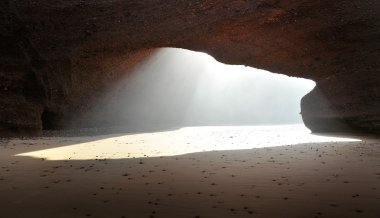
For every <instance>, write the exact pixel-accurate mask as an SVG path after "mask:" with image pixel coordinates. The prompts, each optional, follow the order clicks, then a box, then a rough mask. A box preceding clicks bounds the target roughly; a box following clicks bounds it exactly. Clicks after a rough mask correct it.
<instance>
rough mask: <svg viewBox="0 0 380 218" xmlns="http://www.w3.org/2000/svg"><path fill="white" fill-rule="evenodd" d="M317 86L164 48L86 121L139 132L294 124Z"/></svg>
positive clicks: (107, 96)
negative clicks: (173, 128)
mask: <svg viewBox="0 0 380 218" xmlns="http://www.w3.org/2000/svg"><path fill="white" fill-rule="evenodd" d="M314 86H315V83H314V82H313V81H311V80H307V79H301V78H294V77H288V76H285V75H280V74H274V73H270V72H268V71H264V70H259V69H255V68H251V67H245V66H237V65H225V64H222V63H219V62H217V61H216V60H215V59H214V58H212V57H211V56H209V55H207V54H204V53H200V52H193V51H188V50H183V49H174V48H165V49H160V50H159V51H158V52H156V53H155V54H154V55H152V56H151V57H150V58H149V59H148V60H146V61H145V62H144V64H142V65H141V66H139V67H137V68H136V69H135V70H134V71H133V72H132V73H129V74H128V77H127V78H126V79H125V80H124V81H121V82H120V83H119V85H117V86H116V87H115V88H114V90H110V91H109V92H108V94H107V95H106V96H104V98H103V99H102V101H100V102H99V103H98V106H97V107H96V108H95V109H94V110H96V112H95V113H93V114H96V116H95V117H92V118H91V119H88V118H87V119H85V120H86V122H87V120H94V121H96V120H101V121H102V122H108V121H110V123H115V124H117V125H120V126H128V127H130V128H131V129H133V128H134V129H137V130H139V131H140V130H142V131H144V130H147V129H152V127H158V128H156V130H159V131H162V130H167V129H168V128H172V127H186V126H231V125H234V126H236V125H278V124H296V123H302V118H301V115H300V114H299V113H300V111H301V109H300V100H301V98H302V97H303V96H304V95H306V94H307V93H308V92H310V91H311V90H312V89H313V88H314ZM90 114H91V113H90ZM102 119H103V120H102Z"/></svg>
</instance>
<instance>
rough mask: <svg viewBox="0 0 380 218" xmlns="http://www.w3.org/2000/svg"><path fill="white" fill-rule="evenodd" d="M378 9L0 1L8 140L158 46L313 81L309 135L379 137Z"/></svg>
mask: <svg viewBox="0 0 380 218" xmlns="http://www.w3.org/2000/svg"><path fill="white" fill-rule="evenodd" d="M379 10H380V2H379V1H376V0H368V1H359V0H354V1H348V0H337V1H327V0H322V1H311V0H305V1H302V0H286V1H285V0H262V1H257V0H234V1H231V0H229V1H226V0H214V1H177V0H165V1H163V0H157V1H151V0H139V1H134V0H130V1H126V0H115V1H98V0H95V1H77V0H76V1H73V0H67V1H52V0H23V1H1V2H0V12H1V15H2V16H1V18H0V39H1V40H0V97H1V98H0V103H1V104H0V130H1V133H0V134H1V135H3V136H9V135H31V134H32V135H36V134H39V133H40V132H41V129H42V126H43V125H42V120H43V121H44V125H45V127H47V128H51V129H55V128H58V129H59V128H67V127H69V126H70V125H71V121H70V120H71V119H72V118H73V117H74V115H77V114H85V113H86V112H87V111H88V110H89V108H91V104H92V102H94V101H95V100H96V97H97V96H100V95H101V94H102V92H104V90H106V89H107V88H108V87H110V86H112V85H113V84H114V83H115V82H116V81H117V80H118V79H119V78H120V77H122V76H124V74H125V73H127V72H128V70H127V69H130V68H131V67H133V65H134V64H135V63H138V62H139V61H141V60H142V59H143V58H144V57H147V56H149V54H150V52H152V50H151V49H154V48H159V47H179V48H186V49H191V50H196V51H204V52H207V53H208V54H210V55H212V56H214V57H215V58H216V59H217V60H219V61H221V62H224V63H229V64H245V65H249V66H252V67H257V68H262V69H266V70H269V71H272V72H276V73H282V74H286V75H289V76H297V77H304V78H310V79H313V80H314V81H316V83H317V88H316V89H315V90H313V91H312V92H311V93H310V94H308V95H307V96H305V97H304V99H303V101H302V114H303V118H304V121H305V124H306V125H307V126H308V127H309V128H310V129H312V130H314V131H347V130H350V131H366V132H368V131H372V132H380V88H379V87H380V78H379V77H378V75H379V69H380V62H379V61H378V60H379V58H380V40H379V39H380V17H379V15H378V11H379ZM99 125H103V124H99Z"/></svg>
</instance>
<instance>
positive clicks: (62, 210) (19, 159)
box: [0, 127, 380, 218]
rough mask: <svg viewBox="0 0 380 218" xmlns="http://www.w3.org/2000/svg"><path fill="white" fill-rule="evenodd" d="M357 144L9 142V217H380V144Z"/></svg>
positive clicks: (285, 132)
mask: <svg viewBox="0 0 380 218" xmlns="http://www.w3.org/2000/svg"><path fill="white" fill-rule="evenodd" d="M287 136H290V138H289V137H287ZM354 138H355V139H356V140H352V139H339V138H326V137H321V136H315V135H310V134H308V132H306V131H305V130H304V129H299V128H298V127H285V128H277V129H274V130H273V129H271V128H269V127H268V128H264V129H258V128H253V127H225V128H222V127H202V128H201V127H200V128H185V129H179V130H177V131H168V132H161V133H146V134H128V135H105V136H93V137H45V138H38V139H26V140H25V139H24V140H21V139H13V140H3V141H2V142H1V146H0V217H5V218H8V217H38V218H42V217H115V218H121V217H380V140H379V139H376V138H371V137H364V136H362V137H354ZM308 140H309V142H308ZM297 141H298V142H297ZM297 143H298V144H297ZM299 143H301V144H299ZM269 146H273V147H269ZM232 148H238V149H239V150H232ZM203 150H205V151H203Z"/></svg>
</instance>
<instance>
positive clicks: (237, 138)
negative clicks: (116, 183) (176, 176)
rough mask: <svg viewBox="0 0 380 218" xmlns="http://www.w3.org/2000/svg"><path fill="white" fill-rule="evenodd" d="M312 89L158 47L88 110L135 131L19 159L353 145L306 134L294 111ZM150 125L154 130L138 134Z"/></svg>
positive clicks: (50, 143)
mask: <svg viewBox="0 0 380 218" xmlns="http://www.w3.org/2000/svg"><path fill="white" fill-rule="evenodd" d="M314 86H315V83H314V82H313V81H311V80H306V79H300V78H290V77H287V76H284V75H278V74H273V73H270V72H267V71H263V70H258V69H254V68H250V67H245V66H229V65H224V64H221V63H219V62H217V61H215V60H214V59H213V58H212V57H210V56H209V55H206V54H203V53H197V52H191V51H187V50H182V49H161V50H160V51H159V52H157V53H156V54H155V55H154V56H153V57H150V59H149V60H147V61H146V62H144V64H143V65H141V66H139V67H137V68H136V70H135V71H134V72H132V73H131V74H129V76H128V78H126V79H125V80H124V81H121V82H120V84H119V85H118V86H117V87H116V88H115V89H114V90H110V92H109V93H108V94H107V95H105V96H104V97H103V99H102V100H101V101H100V102H99V104H98V106H97V107H96V108H95V110H96V111H97V112H96V113H92V114H96V115H97V117H93V118H92V119H93V120H97V121H99V119H100V120H101V119H103V120H104V121H110V122H112V123H117V124H119V125H123V126H128V128H130V129H131V130H133V131H135V130H138V131H137V132H141V133H139V134H127V135H107V136H94V137H76V138H68V139H62V138H44V139H42V142H40V145H41V144H42V145H43V146H42V147H40V149H39V150H38V151H32V152H26V153H22V154H18V156H30V157H36V158H46V159H48V160H87V159H122V158H143V157H158V156H173V155H181V154H187V153H194V152H204V151H217V150H238V149H253V148H262V147H273V146H284V145H292V144H301V143H323V142H341V141H345V142H346V141H359V140H356V139H350V138H336V137H323V136H316V135H312V134H310V131H309V130H308V129H307V128H306V127H305V126H304V125H303V124H302V120H301V116H300V114H299V112H300V100H301V98H302V97H303V96H304V95H305V94H307V93H308V92H309V91H310V90H312V89H313V87H314ZM87 120H88V117H87ZM285 124H286V125H285ZM290 124H291V125H290ZM263 125H265V126H263ZM189 126H192V127H189ZM152 127H159V128H157V129H156V130H157V131H156V132H155V133H144V132H147V131H149V130H151V129H152ZM173 127H174V128H176V130H173V131H168V129H173ZM15 143H16V144H17V143H18V142H15ZM20 144H21V142H20ZM44 144H45V145H44Z"/></svg>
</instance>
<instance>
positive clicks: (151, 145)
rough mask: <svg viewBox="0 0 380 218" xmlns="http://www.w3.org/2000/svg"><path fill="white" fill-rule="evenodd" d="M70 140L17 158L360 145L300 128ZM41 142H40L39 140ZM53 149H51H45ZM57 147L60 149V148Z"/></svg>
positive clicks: (222, 129) (198, 130)
mask: <svg viewBox="0 0 380 218" xmlns="http://www.w3.org/2000/svg"><path fill="white" fill-rule="evenodd" d="M92 138H93V139H91V137H74V138H71V139H70V140H69V141H72V143H70V144H71V145H69V146H64V145H60V143H62V142H64V143H66V145H67V143H68V141H67V140H62V138H44V139H42V140H43V141H44V142H45V144H47V146H46V147H47V148H46V149H42V150H38V151H33V152H26V153H21V154H17V155H16V156H29V157H35V158H45V159H47V160H90V159H124V158H144V157H159V156H174V155H181V154H188V153H196V152H204V151H217V150H241V149H252V148H262V147H274V146H283V145H291V144H293V145H295V144H301V143H313V142H350V141H360V140H358V139H353V138H339V137H327V136H318V135H313V134H310V131H309V130H308V129H307V128H305V127H304V126H303V125H283V126H228V127H215V126H213V127H187V128H181V129H179V130H174V131H166V132H156V133H140V134H129V135H109V136H107V137H103V139H100V140H96V137H92ZM40 140H41V139H40ZM49 145H54V148H49ZM60 146H61V147H60Z"/></svg>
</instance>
